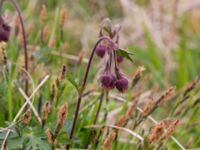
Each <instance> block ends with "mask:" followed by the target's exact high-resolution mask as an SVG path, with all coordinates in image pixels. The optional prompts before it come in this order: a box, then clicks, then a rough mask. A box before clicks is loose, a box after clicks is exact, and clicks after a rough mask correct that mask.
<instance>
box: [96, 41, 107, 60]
mask: <svg viewBox="0 0 200 150" xmlns="http://www.w3.org/2000/svg"><path fill="white" fill-rule="evenodd" d="M106 51H107V46H106V45H104V44H99V45H98V47H97V48H96V50H95V52H96V54H97V56H99V57H100V58H103V57H104V55H105V53H106Z"/></svg>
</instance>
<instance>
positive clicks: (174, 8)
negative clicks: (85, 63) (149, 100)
mask: <svg viewBox="0 0 200 150" xmlns="http://www.w3.org/2000/svg"><path fill="white" fill-rule="evenodd" d="M19 4H20V6H21V7H22V10H23V11H24V12H25V13H24V15H25V16H24V17H25V18H26V19H25V24H26V28H27V30H33V31H32V32H33V34H32V35H31V36H29V39H30V40H32V39H34V40H35V41H37V39H38V36H39V35H38V34H39V33H36V32H34V29H36V27H40V24H41V23H40V22H39V18H38V16H39V15H40V9H41V5H42V4H45V5H46V9H47V12H48V15H47V19H46V26H45V29H46V30H45V31H46V36H48V37H47V38H46V39H47V40H50V39H51V37H52V36H53V37H56V36H58V35H57V34H56V30H57V29H56V26H57V25H56V23H55V22H56V20H58V13H59V10H61V9H62V8H66V10H67V19H66V22H65V27H64V37H65V39H64V42H63V47H64V49H63V52H65V53H69V54H74V55H79V53H80V52H81V51H84V56H86V57H87V56H88V52H90V51H91V49H92V47H93V45H94V43H95V41H96V40H97V39H98V32H99V25H100V23H101V21H102V20H103V19H105V18H110V19H111V20H112V22H113V23H118V24H120V25H121V26H122V30H121V32H120V46H121V47H122V48H124V49H126V50H128V51H130V52H132V53H134V56H133V59H134V65H132V64H129V63H125V65H124V70H125V72H129V71H134V70H135V68H136V67H138V66H140V65H142V66H144V67H145V68H146V69H147V71H146V72H147V73H148V72H151V77H150V78H152V80H151V81H152V82H151V81H150V84H152V83H154V84H155V83H156V84H158V85H159V86H161V87H165V86H168V85H171V84H172V85H176V86H177V88H181V87H182V86H183V85H185V84H186V83H187V82H188V81H190V80H193V79H195V78H196V77H197V76H198V75H199V74H200V44H199V43H200V1H199V0H168V1H166V0H116V1H106V0H101V1H97V0H87V1H85V0H68V1H65V2H64V1H56V0H40V1H38V0H30V1H26V0H21V1H19ZM11 9H12V7H11V6H10V5H9V4H7V5H6V8H5V13H4V15H5V16H6V15H7V18H8V19H7V20H8V22H9V20H13V19H11V17H9V11H10V10H11ZM10 23H11V24H12V23H13V22H10ZM13 24H14V23H13ZM122 66H123V65H122ZM126 67H127V68H129V67H131V68H133V69H126ZM129 74H130V76H131V75H132V74H133V72H129ZM154 81H156V82H154Z"/></svg>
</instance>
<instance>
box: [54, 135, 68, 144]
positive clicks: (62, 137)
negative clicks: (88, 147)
mask: <svg viewBox="0 0 200 150" xmlns="http://www.w3.org/2000/svg"><path fill="white" fill-rule="evenodd" d="M56 140H57V141H58V143H59V144H65V145H66V144H70V143H71V142H70V138H69V136H68V135H67V133H66V132H61V133H60V134H59V135H58V136H57V138H56Z"/></svg>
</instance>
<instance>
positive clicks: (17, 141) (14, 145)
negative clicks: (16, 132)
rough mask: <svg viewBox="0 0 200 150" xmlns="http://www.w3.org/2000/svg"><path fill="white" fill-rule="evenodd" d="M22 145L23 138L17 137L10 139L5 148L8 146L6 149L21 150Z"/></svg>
mask: <svg viewBox="0 0 200 150" xmlns="http://www.w3.org/2000/svg"><path fill="white" fill-rule="evenodd" d="M23 143H24V138H22V137H17V138H12V139H10V140H8V144H7V146H8V149H22V148H23Z"/></svg>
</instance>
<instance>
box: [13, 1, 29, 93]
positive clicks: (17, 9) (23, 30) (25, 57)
mask: <svg viewBox="0 0 200 150" xmlns="http://www.w3.org/2000/svg"><path fill="white" fill-rule="evenodd" d="M11 2H12V4H13V6H14V7H15V9H16V11H17V13H18V16H19V20H20V24H21V29H22V36H23V42H24V43H23V46H24V60H25V64H24V67H25V70H26V71H27V72H28V50H27V40H26V39H27V38H26V33H25V28H24V22H23V19H22V15H21V10H20V8H19V6H18V4H17V2H16V1H15V0H11ZM25 93H26V95H27V96H28V79H27V77H26V78H25Z"/></svg>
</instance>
